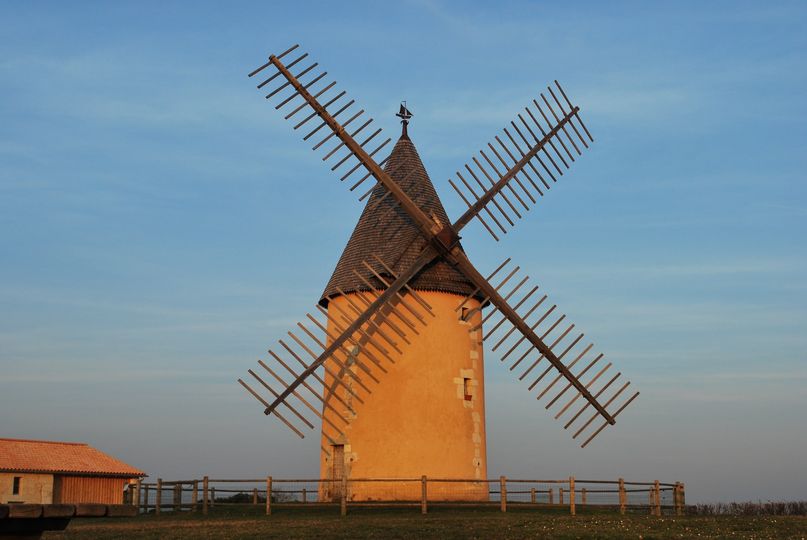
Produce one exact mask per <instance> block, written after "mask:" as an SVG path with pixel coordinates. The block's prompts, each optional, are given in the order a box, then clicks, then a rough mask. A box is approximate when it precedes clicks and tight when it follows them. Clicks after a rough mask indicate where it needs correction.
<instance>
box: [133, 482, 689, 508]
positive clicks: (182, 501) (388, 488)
mask: <svg viewBox="0 0 807 540" xmlns="http://www.w3.org/2000/svg"><path fill="white" fill-rule="evenodd" d="M126 498H127V502H128V503H129V504H132V505H134V506H137V508H138V511H139V512H140V513H150V512H153V513H155V514H158V515H159V514H161V513H162V512H165V511H171V512H186V511H190V512H201V513H202V514H204V515H207V514H208V512H209V511H210V508H213V507H216V506H235V505H237V506H255V507H258V506H260V507H262V508H263V509H264V511H265V513H266V514H267V515H271V514H272V511H273V509H275V508H284V507H301V506H313V505H317V506H333V507H339V508H340V512H341V513H342V515H345V514H346V513H347V510H348V507H351V506H353V507H361V506H401V507H405V506H420V509H421V512H422V513H424V514H425V513H427V512H428V509H429V507H430V506H447V505H479V506H485V505H495V506H498V507H499V508H500V509H501V511H502V512H506V511H507V508H508V505H509V506H511V507H520V508H521V507H523V508H554V509H563V508H566V509H568V511H569V513H571V514H572V515H574V514H575V513H576V512H577V510H578V509H598V508H599V509H608V510H617V509H618V511H619V512H620V513H622V514H625V513H626V512H629V511H630V512H648V513H650V514H652V515H655V516H661V515H662V514H675V515H682V514H683V513H684V509H685V505H686V501H685V491H684V484H683V483H681V482H675V483H664V482H659V481H658V480H655V481H652V482H629V481H625V480H624V479H622V478H619V479H618V480H576V479H575V478H574V477H573V476H571V477H569V478H564V479H561V480H529V479H521V478H507V477H505V476H501V477H499V478H496V479H482V480H478V479H473V480H469V479H457V478H427V477H426V476H421V477H420V478H350V479H348V478H341V479H337V480H334V479H282V478H273V477H272V476H267V477H265V478H258V479H239V478H235V479H233V478H230V479H227V478H223V479H221V478H209V477H207V476H205V477H203V478H202V479H193V480H163V479H161V478H158V479H157V482H153V483H149V482H142V481H138V482H137V483H134V484H131V485H130V486H129V488H128V490H127V494H126Z"/></svg>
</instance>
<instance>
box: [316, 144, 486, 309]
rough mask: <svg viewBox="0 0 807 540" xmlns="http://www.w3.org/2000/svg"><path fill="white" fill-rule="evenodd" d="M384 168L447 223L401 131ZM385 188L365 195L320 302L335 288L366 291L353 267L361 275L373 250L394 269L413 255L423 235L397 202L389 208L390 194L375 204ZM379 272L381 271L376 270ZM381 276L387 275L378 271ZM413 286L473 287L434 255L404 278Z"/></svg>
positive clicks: (402, 268)
mask: <svg viewBox="0 0 807 540" xmlns="http://www.w3.org/2000/svg"><path fill="white" fill-rule="evenodd" d="M384 170H385V171H386V172H387V173H388V174H389V175H390V176H391V177H392V179H393V180H395V181H396V182H398V184H399V185H400V187H401V189H403V190H404V191H405V192H406V194H407V195H408V196H409V197H410V198H411V199H412V200H413V201H414V202H415V203H416V204H418V206H420V208H421V209H422V210H423V211H424V212H425V213H426V215H429V216H431V217H432V218H433V219H434V218H436V219H437V220H438V221H439V222H440V223H450V222H449V220H448V215H447V214H446V211H445V209H444V208H443V204H442V203H441V202H440V197H438V196H437V192H436V191H435V189H434V185H432V182H431V180H430V179H429V175H428V174H427V173H426V169H425V168H424V167H423V163H422V162H421V161H420V156H419V155H418V152H417V150H416V149H415V145H414V144H412V141H411V140H410V139H409V137H408V136H407V135H403V136H402V137H401V138H400V139H399V140H398V142H397V143H396V144H395V148H393V150H392V153H391V154H390V158H389V160H388V161H387V163H386V165H385V167H384ZM385 192H386V189H385V188H383V187H381V186H378V187H376V189H375V190H374V191H373V193H372V194H371V195H370V198H369V200H368V201H367V205H366V206H365V207H364V211H363V212H362V214H361V217H360V218H359V222H358V223H357V224H356V228H355V229H354V230H353V234H352V235H351V236H350V240H348V243H347V246H346V247H345V250H344V252H342V256H341V257H340V258H339V262H338V263H337V264H336V269H335V270H334V272H333V275H332V276H331V279H330V281H328V285H327V286H326V287H325V291H324V292H323V294H322V298H321V299H320V304H321V305H323V306H327V304H328V299H327V297H333V296H337V295H339V292H338V289H341V290H342V291H344V292H345V293H351V292H356V291H366V290H367V289H368V287H367V286H366V285H365V284H364V283H362V281H361V279H360V278H358V277H357V276H356V275H355V274H354V273H353V270H356V271H357V272H359V273H361V274H362V275H363V276H367V275H368V274H369V272H368V271H367V269H366V268H365V267H364V266H363V265H362V261H367V262H368V263H370V264H371V265H373V266H374V267H376V268H378V266H379V265H378V264H377V263H375V261H374V259H373V256H372V255H373V254H376V255H378V256H379V257H380V258H381V259H382V260H383V261H384V262H385V263H386V264H387V265H388V266H390V267H391V268H392V270H393V272H395V274H396V275H399V274H400V273H402V272H403V271H405V270H406V269H407V268H409V266H411V264H412V263H413V262H414V261H415V259H416V258H417V256H418V255H419V254H420V252H421V250H422V249H423V248H424V247H425V245H426V241H425V240H424V239H423V237H422V236H421V234H420V231H419V230H418V228H417V227H416V225H415V224H414V222H413V221H412V220H411V218H410V217H409V215H408V214H406V212H404V211H403V210H402V209H401V208H400V207H397V208H393V206H394V204H393V203H394V198H393V197H392V196H391V195H390V196H388V197H386V198H384V199H383V200H382V201H381V202H380V203H379V204H376V203H377V202H378V201H379V199H381V198H382V197H383V196H384V193H385ZM383 274H385V273H383V272H382V275H383ZM384 277H385V279H386V278H388V277H389V276H386V275H385V276H384ZM370 281H371V282H372V283H373V284H374V286H376V287H377V288H378V289H383V288H384V287H383V285H382V284H381V283H380V282H379V281H378V280H377V279H375V278H372V279H371V280H370ZM410 286H411V287H412V288H414V289H417V290H424V291H443V292H449V293H455V294H460V295H468V294H471V293H472V292H473V291H474V287H473V286H472V285H471V284H470V283H469V282H468V281H467V280H466V279H465V278H464V276H463V275H462V274H461V273H459V272H458V271H456V270H455V269H454V268H452V267H451V266H450V265H449V264H447V263H445V262H443V261H442V260H441V259H438V260H437V261H436V262H433V263H432V264H431V265H429V266H427V267H426V268H424V269H423V270H421V272H420V273H419V274H418V275H417V276H416V277H415V278H414V280H412V281H411V282H410Z"/></svg>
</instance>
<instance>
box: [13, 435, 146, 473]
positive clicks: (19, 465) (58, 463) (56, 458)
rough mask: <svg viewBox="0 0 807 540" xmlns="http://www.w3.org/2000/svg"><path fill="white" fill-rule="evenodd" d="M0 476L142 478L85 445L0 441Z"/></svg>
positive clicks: (124, 465) (137, 471)
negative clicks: (17, 473) (12, 474)
mask: <svg viewBox="0 0 807 540" xmlns="http://www.w3.org/2000/svg"><path fill="white" fill-rule="evenodd" d="M0 472H26V473H46V474H82V475H90V476H96V475H97V476H118V477H120V476H123V477H126V478H135V477H139V476H145V473H144V472H143V471H140V470H138V469H135V468H134V467H132V466H131V465H127V464H126V463H124V462H122V461H120V460H119V459H116V458H114V457H112V456H110V455H108V454H105V453H103V452H101V451H100V450H96V449H95V448H93V447H92V446H89V445H88V444H86V443H75V442H58V441H32V440H27V439H0Z"/></svg>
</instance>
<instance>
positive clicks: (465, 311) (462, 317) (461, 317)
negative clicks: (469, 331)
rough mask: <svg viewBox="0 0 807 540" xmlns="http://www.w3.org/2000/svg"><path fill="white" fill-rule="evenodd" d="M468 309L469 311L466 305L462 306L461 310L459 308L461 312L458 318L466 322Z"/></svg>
mask: <svg viewBox="0 0 807 540" xmlns="http://www.w3.org/2000/svg"><path fill="white" fill-rule="evenodd" d="M470 311H471V310H470V309H469V308H467V307H464V308H462V310H461V312H460V320H461V321H466V322H467V321H468V313H469V312H470Z"/></svg>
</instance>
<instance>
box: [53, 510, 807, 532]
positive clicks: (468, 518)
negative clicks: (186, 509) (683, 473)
mask: <svg viewBox="0 0 807 540" xmlns="http://www.w3.org/2000/svg"><path fill="white" fill-rule="evenodd" d="M44 538H46V539H49V540H55V539H64V540H82V539H90V538H92V539H100V540H104V539H113V538H145V539H187V538H226V539H235V538H385V539H386V538H412V539H414V538H439V539H441V540H447V539H451V538H606V539H607V538H801V539H804V538H807V517H804V516H684V517H671V516H664V517H661V518H657V517H653V516H648V515H635V514H634V515H627V516H620V515H619V514H614V513H588V514H582V515H577V516H574V517H572V516H569V515H567V514H565V513H560V512H541V511H535V510H533V509H513V511H509V512H507V513H506V514H503V513H501V512H499V511H498V509H496V508H493V507H490V508H459V509H458V508H433V509H430V513H429V514H427V515H425V516H424V515H421V514H420V513H419V509H417V508H389V509H386V508H383V509H379V508H356V509H350V511H349V514H348V515H347V516H346V517H344V518H343V517H341V516H340V515H339V513H338V508H337V509H334V508H311V509H299V510H298V509H289V508H286V509H280V510H279V511H277V512H276V513H275V514H274V515H273V516H271V517H267V516H264V515H261V514H260V513H259V512H258V511H257V509H254V508H232V507H231V508H215V509H213V510H212V511H211V513H210V515H209V516H207V517H203V516H201V515H199V514H191V513H184V514H181V515H178V516H174V515H171V514H164V515H162V516H159V517H158V516H153V515H149V516H140V517H137V518H121V519H76V520H74V521H73V522H72V523H71V524H70V526H69V527H68V529H67V530H66V531H64V532H61V533H56V532H49V533H46V534H45V536H44Z"/></svg>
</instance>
